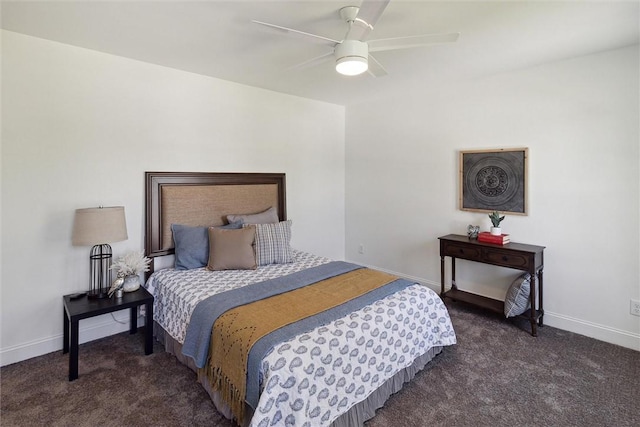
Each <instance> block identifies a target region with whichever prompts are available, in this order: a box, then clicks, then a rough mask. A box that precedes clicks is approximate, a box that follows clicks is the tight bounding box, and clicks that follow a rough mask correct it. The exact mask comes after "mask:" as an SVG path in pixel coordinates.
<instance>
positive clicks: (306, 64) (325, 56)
mask: <svg viewBox="0 0 640 427" xmlns="http://www.w3.org/2000/svg"><path fill="white" fill-rule="evenodd" d="M331 57H333V52H328V53H325V54H323V55H320V56H316V57H315V58H311V59H309V60H307V61H304V62H301V63H300V64H296V65H292V66H291V67H287V68H286V70H287V71H291V70H303V69H305V68H310V67H315V66H316V65H319V64H322V63H323V62H325V61H327V60H328V59H330V58H331Z"/></svg>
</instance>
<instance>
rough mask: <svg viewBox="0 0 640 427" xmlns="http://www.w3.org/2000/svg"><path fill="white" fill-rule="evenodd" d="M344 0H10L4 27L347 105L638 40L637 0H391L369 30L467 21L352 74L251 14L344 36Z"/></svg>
mask: <svg viewBox="0 0 640 427" xmlns="http://www.w3.org/2000/svg"><path fill="white" fill-rule="evenodd" d="M360 1H361V0H341V1H334V0H331V1H326V0H325V1H308V0H298V1H276V0H262V1H238V0H235V1H198V2H190V1H109V2H102V1H96V0H91V1H76V2H73V1H72V2H60V1H42V2H38V1H3V2H2V10H1V13H2V28H3V29H6V30H10V31H15V32H19V33H24V34H28V35H32V36H35V37H40V38H44V39H49V40H54V41H58V42H62V43H67V44H70V45H75V46H80V47H84V48H88V49H93V50H97V51H101V52H106V53H111V54H114V55H119V56H123V57H127V58H133V59H137V60H140V61H145V62H150V63H154V64H159V65H163V66H167V67H172V68H176V69H180V70H185V71H190V72H194V73H198V74H203V75H208V76H212V77H218V78H221V79H224V80H230V81H234V82H238V83H243V84H247V85H251V86H257V87H261V88H266V89H270V90H274V91H278V92H283V93H288V94H292V95H298V96H302V97H306V98H312V99H317V100H322V101H326V102H331V103H336V104H341V105H349V104H353V103H357V102H363V101H366V100H367V99H369V98H370V97H372V96H377V95H381V94H388V93H391V92H393V93H399V94H401V93H403V92H405V91H411V90H412V89H413V88H415V87H416V86H420V85H423V86H424V85H438V84H445V83H450V82H452V81H453V82H455V81H456V80H457V79H465V78H474V77H481V76H484V75H490V74H494V73H500V72H505V71H511V70H514V69H519V68H524V67H530V66H535V65H538V64H542V63H545V62H549V61H555V60H560V59H563V58H570V57H575V56H580V55H586V54H590V53H595V52H599V51H604V50H608V49H615V48H619V47H623V46H629V45H634V44H636V45H637V44H638V42H639V38H640V36H639V27H640V25H639V14H640V8H639V2H638V1H626V2H622V1H602V2H594V1H589V2H584V1H570V2H562V1H502V2H497V1H496V2H488V1H465V2H461V1H425V0H423V1H405V0H392V1H391V3H390V4H389V6H388V7H387V9H386V11H385V13H384V14H383V15H382V17H381V18H380V20H379V21H378V23H377V25H376V27H375V29H374V30H373V31H372V32H371V34H370V36H369V38H370V39H379V38H388V37H400V36H410V35H417V34H425V33H449V32H459V33H460V38H459V40H458V42H457V43H448V44H442V45H434V46H429V47H422V48H415V49H406V50H398V51H388V52H379V53H377V54H376V58H377V59H378V60H379V61H380V62H381V63H382V64H383V65H384V67H385V68H386V70H387V72H388V73H389V74H388V75H387V76H385V77H380V78H374V77H372V76H370V75H369V74H364V75H361V76H357V77H344V76H340V75H338V74H337V73H336V72H335V70H334V68H333V67H334V65H333V62H332V61H328V62H325V63H323V64H321V65H319V66H316V67H313V68H307V69H296V70H287V68H288V67H291V66H293V65H296V64H299V63H301V62H303V61H305V60H308V59H311V58H314V57H316V56H319V55H322V54H323V53H326V52H327V51H328V50H331V49H330V48H329V47H326V46H323V45H320V44H315V43H313V42H309V41H307V40H306V39H304V40H303V39H300V38H296V37H290V36H285V35H281V34H278V33H275V32H273V31H268V30H266V29H265V28H262V27H261V26H259V25H256V24H253V23H251V22H250V21H251V20H252V19H255V20H260V21H266V22H270V23H274V24H278V25H282V26H286V27H292V28H295V29H298V30H301V31H305V32H309V33H314V34H319V35H323V36H326V37H329V38H332V39H337V40H341V39H342V38H343V36H344V35H345V33H346V30H347V26H346V24H345V23H344V22H342V21H341V19H340V17H339V14H338V10H339V9H340V8H341V7H343V6H347V5H355V6H358V5H359V3H360Z"/></svg>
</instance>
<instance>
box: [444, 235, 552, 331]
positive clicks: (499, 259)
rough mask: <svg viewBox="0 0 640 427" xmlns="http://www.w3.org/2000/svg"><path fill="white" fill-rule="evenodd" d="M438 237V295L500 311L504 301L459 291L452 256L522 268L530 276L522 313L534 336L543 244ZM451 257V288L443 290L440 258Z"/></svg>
mask: <svg viewBox="0 0 640 427" xmlns="http://www.w3.org/2000/svg"><path fill="white" fill-rule="evenodd" d="M438 239H440V283H441V290H440V297H442V298H444V297H448V298H451V299H453V300H457V301H463V302H466V303H470V304H474V305H477V306H479V307H483V308H486V309H489V310H491V311H494V312H497V313H501V314H504V302H503V301H499V300H495V299H492V298H487V297H484V296H481V295H476V294H473V293H471V292H466V291H461V290H460V289H458V286H457V285H456V258H459V259H464V260H468V261H475V262H481V263H483V264H491V265H497V266H500V267H507V268H513V269H516V270H521V271H526V272H528V273H529V274H530V275H531V286H530V291H529V303H530V304H531V309H530V310H527V311H526V312H524V313H523V314H522V316H526V317H528V318H529V321H530V322H531V335H533V336H534V337H535V336H537V335H538V331H537V327H536V326H537V325H539V326H543V322H542V318H543V316H544V310H543V308H542V270H543V268H544V253H543V252H544V248H545V247H544V246H534V245H525V244H522V243H507V244H506V245H494V244H491V243H482V242H478V241H477V240H471V239H469V238H468V237H467V236H461V235H457V234H449V235H447V236H442V237H439V238H438ZM447 256H449V257H451V289H450V290H448V291H446V292H445V290H444V273H445V267H444V259H445V257H447ZM536 277H537V279H538V304H537V309H536Z"/></svg>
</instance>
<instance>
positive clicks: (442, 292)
mask: <svg viewBox="0 0 640 427" xmlns="http://www.w3.org/2000/svg"><path fill="white" fill-rule="evenodd" d="M443 296H444V257H443V256H441V257H440V297H443Z"/></svg>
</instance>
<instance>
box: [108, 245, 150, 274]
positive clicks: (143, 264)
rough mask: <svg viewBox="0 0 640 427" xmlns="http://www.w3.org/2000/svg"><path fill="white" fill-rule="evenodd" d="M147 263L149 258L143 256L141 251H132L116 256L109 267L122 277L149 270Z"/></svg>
mask: <svg viewBox="0 0 640 427" xmlns="http://www.w3.org/2000/svg"><path fill="white" fill-rule="evenodd" d="M149 263H151V259H149V258H147V257H146V256H144V253H143V252H135V251H134V252H129V253H127V254H125V255H124V256H121V257H120V258H118V260H117V261H116V262H114V263H113V264H112V265H111V269H112V270H115V271H116V272H117V273H118V275H122V276H124V277H127V276H134V275H135V276H137V275H138V274H140V273H144V272H145V271H149Z"/></svg>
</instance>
